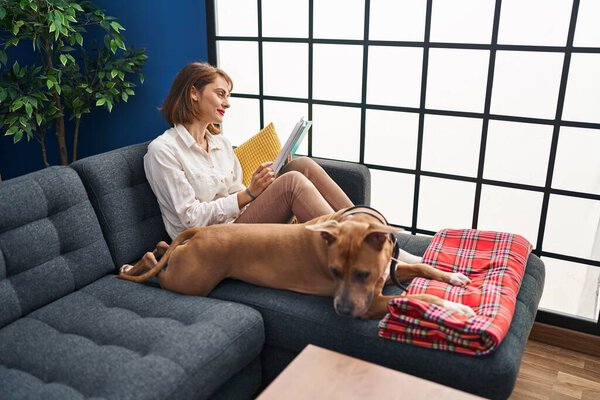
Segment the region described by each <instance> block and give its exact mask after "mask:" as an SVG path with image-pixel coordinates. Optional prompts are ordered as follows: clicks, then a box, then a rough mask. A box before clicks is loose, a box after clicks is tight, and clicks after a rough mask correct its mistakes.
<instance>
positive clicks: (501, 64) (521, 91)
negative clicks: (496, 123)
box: [491, 51, 564, 119]
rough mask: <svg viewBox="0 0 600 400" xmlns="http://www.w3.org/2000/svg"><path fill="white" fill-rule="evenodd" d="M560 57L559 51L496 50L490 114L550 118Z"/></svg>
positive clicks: (555, 92)
mask: <svg viewBox="0 0 600 400" xmlns="http://www.w3.org/2000/svg"><path fill="white" fill-rule="evenodd" d="M563 57H564V55H563V54H562V53H539V52H537V53H533V52H531V53H527V52H522V51H498V52H497V53H496V66H495V72H494V88H493V90H492V104H491V111H492V113H493V114H501V115H514V116H520V117H534V118H547V119H554V116H555V115H556V104H557V101H558V89H559V85H560V77H561V75H562V65H563Z"/></svg>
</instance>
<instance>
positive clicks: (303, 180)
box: [144, 63, 353, 238]
mask: <svg viewBox="0 0 600 400" xmlns="http://www.w3.org/2000/svg"><path fill="white" fill-rule="evenodd" d="M232 88H233V83H232V80H231V78H230V77H229V76H228V75H227V74H226V73H225V72H224V71H222V70H221V69H219V68H215V67H213V66H211V65H209V64H206V63H192V64H189V65H186V66H185V67H184V68H183V69H182V70H181V71H179V73H178V74H177V76H176V77H175V81H174V82H173V85H172V86H171V89H170V91H169V94H168V95H167V97H166V99H165V101H164V104H163V106H162V107H161V112H162V114H163V116H164V117H165V119H166V120H167V121H168V122H169V124H170V125H172V126H173V127H172V128H171V129H168V130H167V131H165V132H164V133H163V134H162V135H160V136H159V137H157V138H156V139H154V140H153V141H152V142H151V143H150V145H149V146H148V152H147V153H146V155H145V156H144V168H145V171H146V177H147V178H148V182H149V183H150V186H151V187H152V190H153V191H154V194H155V195H156V197H157V199H158V203H159V205H160V209H161V213H162V217H163V221H164V223H165V227H166V230H167V233H168V234H169V236H171V238H175V236H177V234H179V233H181V232H182V231H183V230H185V229H186V228H189V227H193V226H207V225H212V224H221V223H267V222H270V223H287V222H289V221H290V219H291V218H292V216H293V215H295V216H296V218H297V219H298V220H299V221H300V222H305V221H308V220H310V219H312V218H314V217H317V216H320V215H324V214H328V213H332V212H334V211H337V210H339V209H341V208H345V207H351V206H352V205H353V204H352V202H351V201H350V199H349V198H348V196H346V194H345V193H344V192H343V191H342V190H341V189H340V187H339V186H338V185H337V184H336V183H335V182H334V181H333V180H332V179H331V178H330V177H329V176H328V175H327V173H326V172H325V171H324V170H323V169H322V168H321V167H320V166H319V165H318V164H316V163H315V162H314V161H313V160H311V159H310V158H307V157H300V158H296V159H294V160H292V161H291V162H289V163H288V164H287V165H286V166H285V167H284V168H283V169H282V172H281V173H280V174H279V176H275V173H274V172H273V169H272V168H271V162H268V163H264V164H262V165H261V166H259V167H258V169H257V170H256V171H254V173H253V175H252V180H251V182H250V184H249V185H248V187H245V186H244V185H243V184H242V168H241V166H240V162H239V161H238V159H237V158H236V156H235V154H234V152H233V148H232V146H231V143H230V142H229V140H227V138H225V137H224V136H223V135H222V134H220V129H219V128H218V125H220V124H221V123H222V122H223V117H224V116H225V112H226V110H227V109H228V108H229V95H230V93H231V90H232Z"/></svg>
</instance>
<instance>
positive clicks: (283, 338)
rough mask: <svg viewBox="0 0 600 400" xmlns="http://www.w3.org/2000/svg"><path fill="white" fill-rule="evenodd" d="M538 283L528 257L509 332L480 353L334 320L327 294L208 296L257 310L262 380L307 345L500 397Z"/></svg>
mask: <svg viewBox="0 0 600 400" xmlns="http://www.w3.org/2000/svg"><path fill="white" fill-rule="evenodd" d="M398 238H399V244H400V247H401V248H403V249H404V250H406V251H409V252H411V253H413V254H419V255H421V254H423V252H424V250H425V249H426V247H427V245H428V243H429V241H430V239H428V238H425V237H415V236H410V235H405V234H402V235H398ZM543 281H544V267H543V264H542V262H541V261H540V260H539V258H537V257H536V256H530V258H529V262H528V264H527V269H526V272H525V276H524V278H523V282H522V284H521V289H520V291H519V295H518V298H517V301H518V304H517V306H516V309H515V315H514V318H513V321H512V324H511V326H510V329H509V332H508V334H507V336H506V338H505V339H504V341H503V342H502V343H501V344H500V346H499V347H498V349H497V350H496V351H495V352H493V353H491V354H490V355H488V356H482V357H474V356H466V355H462V354H458V353H449V352H445V351H439V350H434V349H427V348H422V347H417V346H412V345H408V344H403V343H399V342H393V341H390V340H386V339H383V338H380V337H378V323H379V321H377V320H371V321H364V320H358V319H352V318H347V317H339V316H337V315H336V313H335V312H334V310H333V301H332V299H331V298H327V297H318V296H308V295H302V294H298V293H293V292H288V291H283V290H276V289H268V288H260V287H256V286H253V285H249V284H245V283H242V282H239V281H235V280H227V281H224V282H223V283H221V285H219V286H218V287H217V288H216V289H215V290H214V291H213V292H212V294H211V297H214V298H219V299H226V300H231V301H236V302H240V303H244V304H248V305H250V306H251V307H253V308H256V309H257V310H259V311H260V312H261V314H262V316H263V319H264V322H265V332H266V337H267V340H266V343H265V348H266V349H268V350H269V352H268V354H264V355H263V362H264V363H265V369H264V371H270V372H267V373H268V374H269V375H270V376H266V377H265V378H266V379H267V380H269V379H272V378H273V377H274V376H273V375H274V374H275V373H277V372H279V371H274V370H273V369H272V368H271V366H270V365H267V364H268V363H271V362H273V363H274V364H276V365H278V366H280V367H282V366H283V365H282V364H283V361H285V360H283V361H282V357H283V358H288V360H287V361H288V362H289V361H290V359H289V356H288V355H289V354H297V353H298V352H300V351H301V350H302V349H303V348H304V347H305V346H306V345H307V344H309V343H312V344H315V345H317V346H321V347H325V348H328V349H331V350H334V351H338V352H341V353H345V354H349V355H351V356H354V357H358V358H361V359H364V360H367V361H370V362H374V363H376V364H380V365H383V366H386V367H389V368H392V369H396V370H399V371H403V372H406V373H409V374H411V375H416V376H419V377H422V378H424V379H428V380H432V381H435V382H439V383H442V384H444V385H448V386H453V387H456V388H458V389H460V390H465V391H468V392H471V393H475V394H478V395H480V396H484V397H488V398H506V397H508V395H509V394H510V393H511V391H512V388H513V386H514V382H515V380H516V377H517V374H518V370H519V365H520V361H521V357H522V354H523V351H524V348H525V343H526V341H527V337H528V335H529V331H530V329H531V326H532V324H533V320H534V316H535V313H536V310H537V304H538V302H539V299H540V297H541V293H542V288H543ZM386 292H387V293H388V294H391V293H398V289H397V288H395V287H393V286H388V287H386ZM277 349H280V350H281V351H276V350H277ZM282 355H283V356H282ZM271 359H272V360H271Z"/></svg>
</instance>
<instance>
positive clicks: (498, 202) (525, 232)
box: [477, 185, 544, 247]
mask: <svg viewBox="0 0 600 400" xmlns="http://www.w3.org/2000/svg"><path fill="white" fill-rule="evenodd" d="M543 198H544V195H543V193H540V192H531V191H527V190H517V189H510V188H503V187H498V186H491V185H483V187H482V188H481V202H480V204H479V221H478V226H477V228H478V229H482V230H492V231H501V232H509V233H516V234H519V235H521V236H523V237H524V238H525V239H527V240H529V243H531V244H533V246H534V247H535V244H536V243H537V236H538V229H539V226H540V213H541V210H542V200H543Z"/></svg>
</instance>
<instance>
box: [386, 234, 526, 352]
mask: <svg viewBox="0 0 600 400" xmlns="http://www.w3.org/2000/svg"><path fill="white" fill-rule="evenodd" d="M531 250H532V246H531V244H530V243H529V242H528V241H527V240H526V239H525V238H523V237H522V236H519V235H515V234H509V233H502V232H486V231H478V230H473V229H465V230H452V229H446V230H442V231H440V232H438V233H437V234H436V235H435V236H434V237H433V240H432V241H431V244H430V245H429V247H428V248H427V250H426V251H425V254H424V255H423V262H424V263H426V264H429V265H432V266H433V267H435V268H439V269H441V270H443V271H447V272H461V273H463V274H465V275H466V276H468V277H469V278H470V279H471V284H469V285H468V286H467V287H466V288H462V287H459V286H452V285H450V284H447V283H443V282H438V281H430V280H428V279H424V278H415V279H413V281H412V283H411V284H410V286H409V287H408V294H421V293H427V294H433V295H436V296H438V297H441V298H443V299H446V300H449V301H454V302H457V303H462V304H466V305H468V306H470V307H471V308H473V310H474V311H475V314H476V316H475V317H474V318H471V319H468V320H467V319H466V317H464V316H462V315H458V314H454V313H453V312H452V311H448V310H446V309H444V308H442V307H439V306H436V305H433V304H429V303H425V302H423V301H420V300H414V299H406V298H397V299H394V300H392V301H391V302H390V303H389V304H388V310H389V313H388V314H387V315H386V316H385V317H384V318H383V319H382V320H381V322H380V323H379V336H381V337H383V338H386V339H392V340H397V341H399V342H404V343H412V344H416V345H419V346H423V347H429V348H434V349H440V350H447V351H455V352H459V353H465V354H472V355H484V354H488V353H490V352H491V351H493V350H494V349H495V348H496V347H497V346H498V345H499V344H500V342H501V341H502V339H504V337H505V336H506V333H507V332H508V328H509V326H510V322H511V320H512V317H513V313H514V311H515V304H516V300H517V293H518V292H519V287H520V285H521V279H522V278H523V273H524V271H525V264H526V262H527V258H528V256H529V253H530V252H531Z"/></svg>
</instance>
